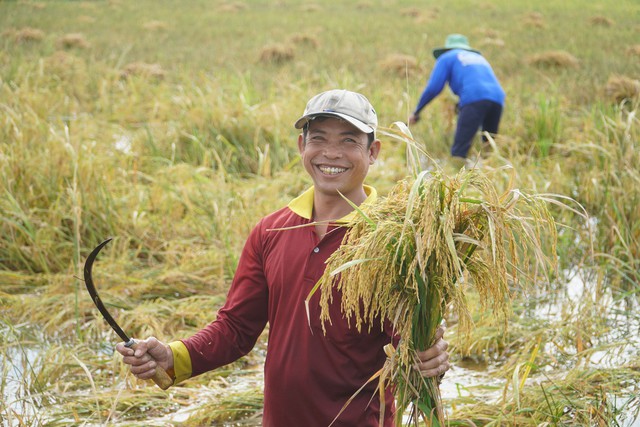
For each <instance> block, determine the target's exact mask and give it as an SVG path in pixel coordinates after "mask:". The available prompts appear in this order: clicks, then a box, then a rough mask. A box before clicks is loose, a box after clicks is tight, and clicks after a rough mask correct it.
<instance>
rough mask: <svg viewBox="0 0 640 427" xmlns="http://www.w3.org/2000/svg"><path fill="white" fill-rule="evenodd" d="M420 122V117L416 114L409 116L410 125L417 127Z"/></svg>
mask: <svg viewBox="0 0 640 427" xmlns="http://www.w3.org/2000/svg"><path fill="white" fill-rule="evenodd" d="M419 120H420V116H419V115H417V114H415V113H414V114H412V115H410V116H409V124H410V125H415V124H416V123H418V121H419Z"/></svg>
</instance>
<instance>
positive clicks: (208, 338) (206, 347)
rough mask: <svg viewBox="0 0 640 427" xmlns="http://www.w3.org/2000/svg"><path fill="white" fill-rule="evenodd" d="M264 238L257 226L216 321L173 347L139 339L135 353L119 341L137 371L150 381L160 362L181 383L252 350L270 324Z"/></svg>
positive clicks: (128, 361)
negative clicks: (263, 256)
mask: <svg viewBox="0 0 640 427" xmlns="http://www.w3.org/2000/svg"><path fill="white" fill-rule="evenodd" d="M260 236H261V233H260V229H259V226H258V227H256V228H255V229H254V230H253V231H252V232H251V235H250V236H249V239H248V240H247V243H246V244H245V247H244V249H243V251H242V255H241V257H240V262H239V263H238V267H237V269H236V273H235V275H234V279H233V283H232V284H231V287H230V290H229V293H228V295H227V300H226V302H225V304H224V306H223V307H222V308H221V309H220V310H219V311H218V314H217V318H216V320H215V321H213V322H211V323H210V324H209V325H207V326H205V327H204V328H203V329H201V330H200V331H198V332H196V333H195V334H194V335H192V336H191V337H189V338H186V339H183V340H180V341H175V342H172V343H170V344H169V345H167V344H165V343H162V342H160V341H158V340H157V339H156V338H153V337H151V338H147V339H146V340H141V341H138V345H137V346H136V350H135V351H134V350H132V349H130V348H127V347H125V346H124V343H118V344H117V345H116V350H117V351H118V352H119V353H120V354H122V356H123V362H124V363H125V364H127V365H130V371H131V373H132V374H134V375H135V376H136V377H138V378H140V379H149V378H152V377H153V375H154V374H155V368H156V366H161V367H162V368H164V369H165V370H166V371H167V373H168V374H169V376H170V377H172V378H173V379H174V383H177V382H180V381H182V380H184V379H187V378H190V377H192V376H196V375H199V374H201V373H203V372H206V371H210V370H213V369H215V368H217V367H220V366H223V365H226V364H228V363H231V362H233V361H235V360H237V359H239V358H240V357H242V356H244V355H245V354H246V353H248V352H249V351H250V350H251V349H252V348H253V346H254V344H255V342H256V340H257V339H258V337H259V336H260V334H261V333H262V330H263V329H264V327H265V325H266V323H267V306H268V294H269V292H268V288H267V284H266V280H265V279H264V276H263V269H262V262H261V259H262V256H261V253H260V252H261V251H260V247H261V246H260V241H261V237H260ZM176 358H177V359H176Z"/></svg>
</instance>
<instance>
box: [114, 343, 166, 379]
mask: <svg viewBox="0 0 640 427" xmlns="http://www.w3.org/2000/svg"><path fill="white" fill-rule="evenodd" d="M116 350H117V351H118V353H120V354H121V355H122V356H123V357H122V361H123V362H124V363H126V364H127V365H130V370H131V373H132V374H133V375H135V376H136V377H137V378H140V379H142V380H148V379H151V378H152V377H153V376H154V374H155V373H156V367H157V366H160V367H161V368H162V369H164V370H165V371H168V370H171V369H172V368H173V352H172V351H171V348H170V347H169V346H168V345H166V344H164V343H162V342H160V341H158V340H157V339H156V338H154V337H149V338H147V339H146V340H142V341H138V340H136V345H135V350H134V349H132V348H129V347H126V346H125V345H124V343H123V342H120V343H118V344H117V345H116Z"/></svg>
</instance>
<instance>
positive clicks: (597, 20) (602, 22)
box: [589, 15, 614, 27]
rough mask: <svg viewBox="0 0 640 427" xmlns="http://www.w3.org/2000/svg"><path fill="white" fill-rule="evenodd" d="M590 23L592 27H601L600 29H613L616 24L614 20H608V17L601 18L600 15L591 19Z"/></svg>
mask: <svg viewBox="0 0 640 427" xmlns="http://www.w3.org/2000/svg"><path fill="white" fill-rule="evenodd" d="M589 23H590V24H591V25H594V26H600V27H612V26H613V24H614V22H613V20H611V19H609V18H607V17H606V16H600V15H598V16H592V17H591V18H590V19H589Z"/></svg>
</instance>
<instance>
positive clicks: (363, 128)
mask: <svg viewBox="0 0 640 427" xmlns="http://www.w3.org/2000/svg"><path fill="white" fill-rule="evenodd" d="M321 116H322V117H327V116H330V117H338V118H341V119H343V120H345V121H347V122H349V123H351V124H352V125H354V126H355V127H356V128H358V129H359V130H361V131H362V132H364V133H372V132H375V128H373V127H371V126H369V125H367V124H365V123H362V122H361V121H360V120H358V119H354V118H353V117H351V116H348V115H346V114H342V113H335V112H330V111H327V112H322V113H317V114H309V115H307V116H302V117H300V118H299V119H298V120H297V121H296V123H295V125H294V126H295V127H296V129H302V128H303V127H304V125H305V124H307V123H309V121H310V120H313V119H315V118H316V117H321Z"/></svg>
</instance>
